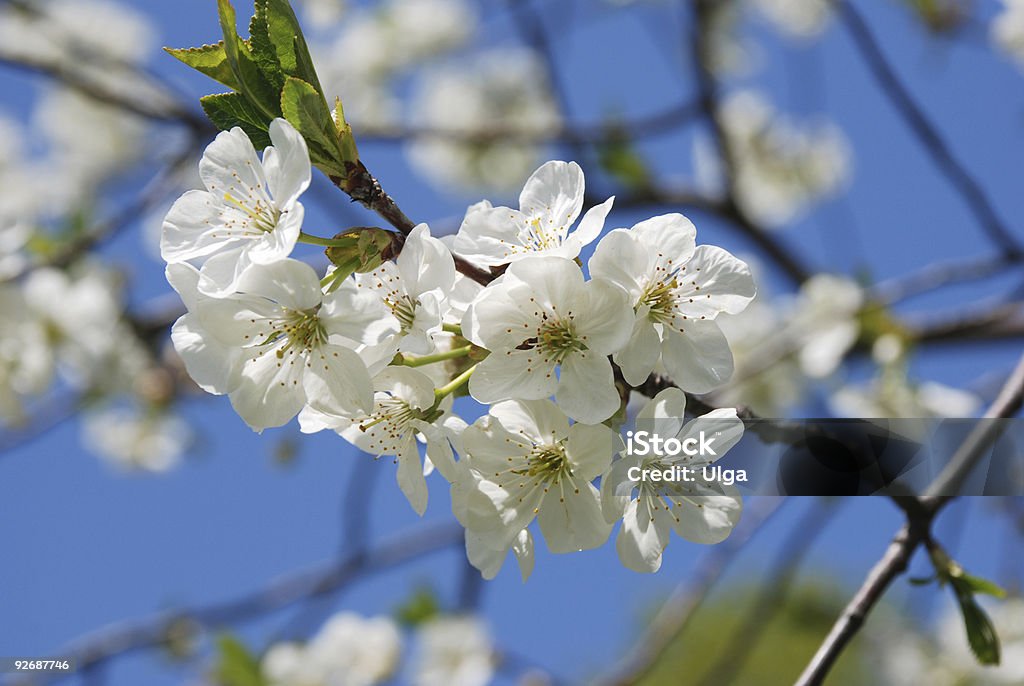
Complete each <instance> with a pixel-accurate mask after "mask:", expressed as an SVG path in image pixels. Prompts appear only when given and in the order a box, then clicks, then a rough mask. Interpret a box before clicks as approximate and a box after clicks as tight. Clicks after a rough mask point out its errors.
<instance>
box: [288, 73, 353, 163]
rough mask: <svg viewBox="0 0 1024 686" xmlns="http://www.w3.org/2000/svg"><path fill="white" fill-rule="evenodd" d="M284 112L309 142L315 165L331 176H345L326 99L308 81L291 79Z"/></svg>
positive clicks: (289, 79) (336, 136)
mask: <svg viewBox="0 0 1024 686" xmlns="http://www.w3.org/2000/svg"><path fill="white" fill-rule="evenodd" d="M281 111H282V112H283V113H284V117H285V119H287V120H288V121H289V123H291V125H292V126H294V127H295V129H296V130H297V131H298V132H299V133H301V134H302V137H303V138H305V139H306V143H307V144H308V145H309V154H310V158H312V160H313V162H314V163H315V164H316V165H317V166H318V167H320V168H321V169H323V171H324V172H326V173H327V174H329V175H331V174H333V175H339V176H345V174H346V171H345V164H344V160H343V159H342V154H341V149H340V146H339V144H338V135H337V132H336V129H335V126H334V120H333V119H331V111H330V110H329V109H327V102H326V101H325V100H324V97H323V96H322V95H320V93H319V92H318V91H317V90H316V89H315V88H314V87H313V86H312V85H310V84H308V83H306V82H305V81H303V80H301V79H297V78H294V77H288V79H287V80H286V81H285V82H284V90H282V91H281Z"/></svg>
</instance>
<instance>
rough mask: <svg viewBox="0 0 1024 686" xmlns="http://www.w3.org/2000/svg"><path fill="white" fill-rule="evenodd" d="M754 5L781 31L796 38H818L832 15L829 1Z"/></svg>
mask: <svg viewBox="0 0 1024 686" xmlns="http://www.w3.org/2000/svg"><path fill="white" fill-rule="evenodd" d="M753 4H754V6H755V7H756V8H757V10H758V11H759V12H760V13H761V14H762V15H763V16H764V17H765V18H766V19H768V20H769V21H770V22H771V23H772V24H774V25H775V26H776V27H777V28H778V29H779V30H781V31H783V32H785V33H786V34H788V35H790V36H793V37H794V38H811V37H814V36H817V35H818V34H820V33H821V32H822V30H823V29H824V28H825V25H826V24H827V23H828V19H829V17H830V16H831V14H832V9H831V6H830V3H829V0H753Z"/></svg>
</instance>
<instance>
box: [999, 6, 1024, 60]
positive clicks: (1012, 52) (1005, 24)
mask: <svg viewBox="0 0 1024 686" xmlns="http://www.w3.org/2000/svg"><path fill="white" fill-rule="evenodd" d="M1002 3H1003V11H1002V12H1000V13H999V14H998V15H996V17H995V19H993V20H992V26H991V33H992V42H993V43H995V44H996V46H997V47H998V48H999V49H1000V50H1002V51H1003V52H1004V53H1006V54H1007V55H1009V56H1010V57H1012V58H1013V59H1014V60H1015V61H1016V62H1017V64H1018V65H1019V66H1020V67H1021V68H1024V0H1002Z"/></svg>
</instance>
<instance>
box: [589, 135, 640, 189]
mask: <svg viewBox="0 0 1024 686" xmlns="http://www.w3.org/2000/svg"><path fill="white" fill-rule="evenodd" d="M598 155H599V161H600V163H601V166H602V167H603V168H604V170H605V171H606V172H608V173H609V174H611V175H612V176H613V177H615V178H616V179H618V181H619V182H620V183H622V185H623V186H625V187H626V188H629V189H631V190H640V189H643V188H647V187H649V186H650V185H651V172H650V169H649V168H648V166H647V162H646V161H645V160H644V158H643V157H642V156H641V155H640V153H639V152H638V151H637V149H636V148H635V147H634V146H633V144H632V142H631V141H630V140H629V138H628V137H627V136H626V134H625V132H624V131H621V130H617V129H615V128H613V129H611V130H610V131H609V133H608V137H607V139H606V140H605V141H604V142H603V143H602V144H601V146H600V147H599V149H598Z"/></svg>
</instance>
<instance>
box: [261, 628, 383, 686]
mask: <svg viewBox="0 0 1024 686" xmlns="http://www.w3.org/2000/svg"><path fill="white" fill-rule="evenodd" d="M401 649H402V636H401V634H400V633H399V631H398V627H397V626H395V623H394V622H393V621H391V620H390V619H388V618H387V617H360V616H359V615H356V614H354V613H351V612H342V613H339V614H337V615H334V616H333V617H331V618H330V619H329V620H328V621H327V623H325V624H324V626H323V627H321V629H320V631H319V632H318V633H317V635H316V636H314V637H313V638H312V640H310V641H309V643H307V644H305V645H299V644H296V643H277V644H275V645H274V646H272V647H271V648H270V650H268V651H267V653H266V655H264V656H263V661H262V671H263V674H264V676H265V677H266V678H267V681H268V682H269V686H371V685H372V684H379V683H381V682H384V681H386V680H387V679H389V678H390V677H391V675H392V674H393V673H394V671H395V669H396V668H397V666H398V660H399V657H400V655H401Z"/></svg>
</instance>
